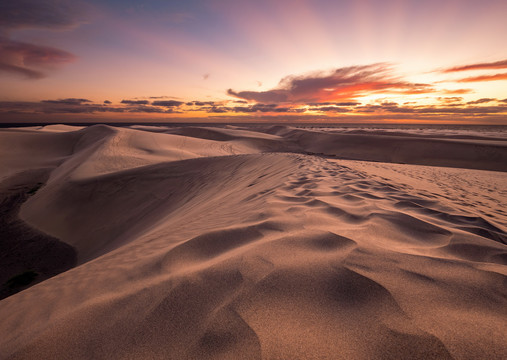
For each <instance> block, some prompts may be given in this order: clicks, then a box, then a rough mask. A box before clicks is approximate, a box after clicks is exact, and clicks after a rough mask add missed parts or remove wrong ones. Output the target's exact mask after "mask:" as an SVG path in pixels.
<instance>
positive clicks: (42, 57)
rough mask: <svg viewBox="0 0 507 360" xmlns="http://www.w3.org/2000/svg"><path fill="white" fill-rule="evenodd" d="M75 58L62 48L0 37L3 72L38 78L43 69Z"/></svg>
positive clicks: (0, 62)
mask: <svg viewBox="0 0 507 360" xmlns="http://www.w3.org/2000/svg"><path fill="white" fill-rule="evenodd" d="M75 59H76V57H75V56H74V55H73V54H71V53H69V52H67V51H64V50H60V49H56V48H53V47H49V46H39V45H33V44H28V43H24V42H18V41H12V40H10V39H7V38H0V71H1V72H3V73H11V74H14V75H21V76H23V77H25V78H28V79H40V78H43V77H45V75H46V74H45V70H47V69H50V68H53V67H55V66H58V65H62V64H66V63H70V62H73V61H74V60H75Z"/></svg>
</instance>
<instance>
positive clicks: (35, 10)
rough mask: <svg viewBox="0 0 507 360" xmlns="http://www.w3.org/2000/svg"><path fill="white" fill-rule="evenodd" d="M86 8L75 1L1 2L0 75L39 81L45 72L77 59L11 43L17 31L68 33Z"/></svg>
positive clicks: (62, 52)
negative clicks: (40, 30)
mask: <svg viewBox="0 0 507 360" xmlns="http://www.w3.org/2000/svg"><path fill="white" fill-rule="evenodd" d="M85 9H86V6H85V5H83V3H81V2H77V1H70V0H68V1H64V0H46V1H38V0H16V1H1V2H0V36H1V37H0V72H1V73H4V74H14V75H18V76H22V77H24V78H27V79H40V78H43V77H45V76H46V72H47V70H48V69H51V68H54V67H56V66H58V65H62V64H67V63H70V62H72V61H74V60H75V59H76V56H75V55H73V54H71V53H69V52H67V51H65V50H60V49H57V48H54V47H50V46H40V45H34V44H28V43H25V42H19V41H15V40H12V39H11V38H10V36H9V34H10V33H11V32H12V31H15V30H19V29H29V28H32V29H49V30H68V29H72V28H73V27H76V26H78V25H79V24H81V23H83V22H84V21H85V17H86V13H87V11H85Z"/></svg>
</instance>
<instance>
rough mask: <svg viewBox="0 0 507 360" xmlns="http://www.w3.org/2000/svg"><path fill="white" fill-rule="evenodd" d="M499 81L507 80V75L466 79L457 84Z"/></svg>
mask: <svg viewBox="0 0 507 360" xmlns="http://www.w3.org/2000/svg"><path fill="white" fill-rule="evenodd" d="M497 80H507V73H501V74H493V75H480V76H472V77H467V78H464V79H459V80H457V82H480V81H497Z"/></svg>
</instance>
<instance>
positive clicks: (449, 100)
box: [437, 96, 463, 104]
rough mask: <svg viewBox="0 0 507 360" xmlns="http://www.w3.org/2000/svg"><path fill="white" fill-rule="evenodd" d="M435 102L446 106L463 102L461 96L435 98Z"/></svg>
mask: <svg viewBox="0 0 507 360" xmlns="http://www.w3.org/2000/svg"><path fill="white" fill-rule="evenodd" d="M437 100H438V101H440V102H443V103H446V104H450V103H460V102H462V101H463V98H462V97H461V96H452V97H437Z"/></svg>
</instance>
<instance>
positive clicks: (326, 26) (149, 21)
mask: <svg viewBox="0 0 507 360" xmlns="http://www.w3.org/2000/svg"><path fill="white" fill-rule="evenodd" d="M506 18H507V1H505V0H479V1H475V0H452V1H451V0H438V1H435V0H425V1H420V0H384V1H378V0H377V1H374V0H271V1H267V0H255V1H247V0H234V1H233V0H195V1H194V0H186V1H161V0H160V1H159V0H152V1H149V0H146V1H142V0H138V1H131V0H102V1H78V0H44V1H41V0H16V1H12V0H0V84H1V85H0V122H4V123H6V122H8V123H12V122H87V121H90V122H144V121H145V122H166V121H167V122H185V121H187V122H234V123H237V122H272V123H281V122H319V123H328V122H329V123H340V122H342V123H355V122H366V123H374V122H375V123H376V122H388V123H393V122H394V123H396V122H403V123H453V124H504V125H507V40H506V34H507V21H505V19H506Z"/></svg>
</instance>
